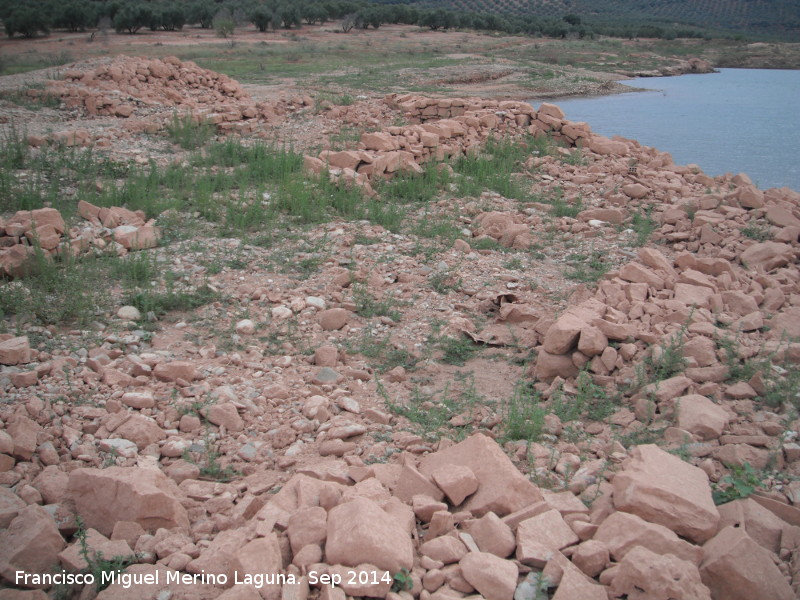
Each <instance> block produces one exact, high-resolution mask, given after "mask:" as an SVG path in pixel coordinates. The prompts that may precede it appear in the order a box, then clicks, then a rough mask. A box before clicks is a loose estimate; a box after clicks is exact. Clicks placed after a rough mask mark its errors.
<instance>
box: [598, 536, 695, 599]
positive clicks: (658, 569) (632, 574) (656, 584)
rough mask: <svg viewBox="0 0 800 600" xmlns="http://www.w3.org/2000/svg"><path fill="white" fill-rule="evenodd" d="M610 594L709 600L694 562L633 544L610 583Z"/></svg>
mask: <svg viewBox="0 0 800 600" xmlns="http://www.w3.org/2000/svg"><path fill="white" fill-rule="evenodd" d="M611 593H612V597H613V598H618V597H624V598H628V599H629V600H673V599H675V598H680V599H681V600H711V593H710V591H709V589H708V588H707V587H706V586H705V585H704V584H703V581H701V579H700V572H699V571H698V569H697V566H696V565H694V564H692V563H690V562H687V561H685V560H681V559H679V558H677V557H676V556H673V555H671V554H655V553H654V552H651V551H650V550H648V549H646V548H643V547H641V546H636V547H635V548H633V549H632V550H631V551H630V552H628V553H627V554H626V555H625V558H624V559H622V562H621V563H620V565H619V569H618V571H617V573H616V575H615V576H614V581H613V583H612V584H611Z"/></svg>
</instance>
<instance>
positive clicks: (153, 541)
mask: <svg viewBox="0 0 800 600" xmlns="http://www.w3.org/2000/svg"><path fill="white" fill-rule="evenodd" d="M123 400H124V398H123ZM136 410H138V409H134V412H135V411H136ZM124 412H127V411H124ZM119 414H120V413H111V414H109V415H108V417H109V418H107V419H105V420H106V421H108V422H110V420H109V419H111V420H113V419H117V420H118V418H117V416H118V415H119ZM6 423H7V432H3V433H0V450H2V451H3V452H5V453H7V455H11V456H15V457H18V458H19V459H20V460H30V459H31V456H32V455H33V454H34V453H36V454H38V455H39V456H40V458H42V459H44V458H45V457H46V456H47V454H46V453H44V452H43V448H42V446H39V447H38V448H37V440H36V438H37V431H38V430H39V429H40V427H39V426H38V425H37V424H36V422H34V421H32V420H31V419H30V418H28V417H27V416H25V415H24V414H22V413H20V412H19V411H17V412H16V414H15V415H14V416H12V417H10V418H8V419H7V421H6ZM65 433H66V432H65ZM332 433H333V429H332V430H331V434H332ZM98 434H99V431H98ZM112 441H113V439H109V440H108V442H109V443H110V442H112ZM48 443H49V442H44V444H48ZM181 463H183V464H181ZM46 464H48V465H49V466H44V467H42V466H38V465H36V464H35V463H30V466H31V469H29V473H28V475H26V477H25V480H24V481H25V483H23V482H20V483H18V484H17V485H16V493H15V492H13V491H11V490H9V489H8V488H5V487H3V488H0V494H1V495H0V504H1V508H2V510H0V521H2V524H3V527H4V528H5V530H4V531H3V532H2V533H0V542H1V543H0V574H1V575H2V577H3V578H4V579H5V580H6V581H7V582H9V583H14V582H15V572H16V571H23V572H26V573H45V572H48V571H49V570H50V569H51V568H54V567H55V568H56V569H58V568H59V567H60V568H63V569H66V570H79V569H82V568H85V567H86V563H85V560H84V558H83V556H82V554H81V546H80V542H79V541H77V540H72V541H71V542H70V538H71V537H72V536H73V534H74V533H75V531H76V528H77V524H76V523H77V521H76V518H77V517H80V518H81V519H82V521H83V523H84V524H85V526H86V527H88V531H87V533H88V535H87V538H86V539H87V543H88V546H89V549H90V550H89V551H90V555H91V556H93V555H95V554H96V553H100V552H102V554H103V556H105V557H110V556H129V555H131V554H133V553H134V552H136V553H137V554H138V555H139V557H140V562H141V563H143V564H139V565H136V566H134V567H131V568H129V569H128V571H127V572H128V573H130V574H134V573H136V574H142V575H143V574H151V575H154V574H155V573H157V572H158V573H160V576H159V579H158V582H157V583H153V584H152V585H151V586H150V587H143V586H141V585H136V586H132V587H131V586H128V588H127V589H126V587H125V582H124V581H123V580H119V581H118V582H116V583H114V584H113V585H111V586H110V587H109V588H108V589H107V590H105V591H103V592H101V593H100V594H99V595H98V596H97V597H98V598H114V599H119V598H145V597H147V598H155V597H156V596H157V595H158V594H159V593H163V592H164V590H171V591H172V592H173V593H175V592H177V591H178V590H185V591H189V593H190V594H191V597H193V598H224V599H226V600H231V599H240V598H241V599H250V598H252V599H254V600H255V599H257V598H272V599H278V598H305V597H307V595H308V594H309V590H310V588H321V593H322V596H321V597H324V598H336V599H341V600H344V598H346V597H355V598H358V597H370V598H389V599H391V600H401V599H402V600H410V599H411V598H421V599H423V600H429V599H430V600H448V599H455V598H462V597H465V596H467V595H471V594H476V595H480V597H483V598H486V599H488V600H512V598H513V597H514V596H515V592H517V593H519V594H523V597H534V596H533V594H534V592H535V590H537V589H544V588H550V589H553V588H555V595H554V596H553V597H554V598H555V599H556V600H571V599H575V600H578V599H581V600H585V599H589V600H591V599H597V600H601V599H602V600H606V599H607V598H625V597H627V598H631V597H642V598H663V599H664V600H666V599H667V598H698V599H709V600H710V599H711V598H725V599H726V600H739V599H741V600H745V599H746V600H758V599H764V600H768V599H769V600H790V599H791V598H793V597H795V595H794V592H793V589H792V586H791V585H790V583H794V585H797V584H798V583H800V582H799V581H792V575H791V573H792V572H795V573H796V569H792V568H791V564H796V561H797V560H800V527H798V525H799V524H800V520H798V518H799V517H800V515H798V513H800V511H798V510H797V509H788V508H787V507H785V506H784V507H783V511H778V514H776V513H775V512H773V510H774V506H773V504H774V503H773V504H770V502H769V501H768V500H763V499H761V498H759V497H756V498H755V499H748V500H737V501H735V502H731V503H728V504H726V505H723V506H720V507H716V506H715V505H714V503H713V502H712V499H711V488H710V486H709V481H708V477H707V476H706V474H705V473H704V472H703V471H702V470H701V469H698V468H696V467H693V466H691V465H689V464H687V463H685V462H683V461H682V460H680V459H679V458H676V457H674V456H672V455H670V454H667V453H666V452H664V451H663V450H661V449H659V448H658V447H656V446H640V447H638V448H637V449H635V450H634V451H633V453H632V456H631V457H630V458H629V459H628V460H627V461H625V462H624V463H623V464H622V466H621V468H620V470H619V471H618V472H617V474H616V476H615V477H614V478H613V480H612V482H611V483H610V484H608V483H603V484H602V485H601V486H599V487H597V488H596V489H593V490H589V491H588V492H587V494H586V497H587V498H588V497H591V498H592V500H593V501H592V503H591V508H589V507H588V506H587V505H586V504H585V503H584V502H582V501H581V499H580V498H578V497H576V496H574V495H573V494H572V493H571V492H569V491H564V492H551V491H548V490H544V489H539V488H537V487H536V486H535V485H533V484H532V483H531V482H530V481H529V480H528V479H527V478H526V477H524V476H523V475H522V474H521V473H519V472H518V471H517V470H516V468H515V467H514V466H513V465H512V463H511V462H510V461H509V459H508V458H507V457H506V455H505V454H504V453H503V451H502V449H501V448H500V447H499V446H498V445H497V444H496V443H495V442H494V441H493V440H492V439H491V438H488V437H486V436H483V435H480V434H476V435H473V436H472V437H470V438H468V439H467V440H465V441H463V442H461V443H459V444H455V445H453V443H452V442H447V441H444V440H443V441H442V442H440V444H439V449H438V450H437V451H436V452H432V453H430V454H427V455H426V456H423V457H422V458H420V459H418V458H416V457H414V456H413V455H411V454H404V455H403V456H402V460H401V461H399V462H394V463H391V464H380V463H378V464H372V465H367V464H364V463H363V462H362V461H361V460H359V459H357V458H356V457H349V458H348V459H347V460H341V459H332V460H330V461H328V462H324V463H320V464H319V465H318V466H317V467H316V468H309V469H306V470H301V471H300V472H297V473H296V474H294V475H293V476H292V477H291V478H290V479H289V480H288V481H286V482H285V484H284V485H282V486H281V487H280V491H278V492H277V493H274V489H273V488H274V486H275V484H276V483H277V479H276V478H275V476H274V475H271V474H269V473H264V472H261V473H254V474H253V475H251V476H248V477H245V478H243V479H241V480H239V481H237V482H233V483H220V482H215V481H208V480H203V479H198V478H197V476H198V471H197V468H196V467H194V469H192V465H189V464H188V463H185V462H184V461H178V462H176V463H173V465H172V466H169V467H167V468H166V469H164V470H163V471H162V470H161V469H159V468H158V466H157V465H156V464H154V463H153V462H148V461H142V462H140V465H139V466H134V467H127V468H122V467H110V468H106V469H96V468H84V467H79V466H78V465H76V464H74V463H70V464H71V465H72V466H71V468H70V469H69V470H62V468H61V467H64V466H66V465H65V464H62V465H60V466H59V463H58V460H57V455H56V460H55V462H53V461H49V460H48V461H47V463H46ZM784 519H788V520H789V521H790V522H787V520H784ZM179 573H182V574H183V575H180V576H179V575H178V574H179ZM168 574H171V575H170V576H168ZM395 576H397V577H396V580H397V581H398V582H402V583H403V585H400V586H399V587H400V588H401V589H400V590H398V589H397V588H398V585H396V584H395ZM187 583H188V584H191V586H190V587H188V588H181V587H180V586H181V585H186V584H187ZM18 585H19V583H18ZM393 585H395V591H392V586H393ZM20 587H23V588H36V587H47V586H37V585H35V584H34V583H32V582H30V583H28V584H22V585H20ZM145 593H146V594H145ZM31 597H32V598H33V597H36V596H31ZM159 597H160V596H159Z"/></svg>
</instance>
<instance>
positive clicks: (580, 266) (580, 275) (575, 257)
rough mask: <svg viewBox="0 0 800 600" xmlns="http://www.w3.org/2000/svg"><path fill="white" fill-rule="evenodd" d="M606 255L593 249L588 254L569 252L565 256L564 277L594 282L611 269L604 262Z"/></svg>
mask: <svg viewBox="0 0 800 600" xmlns="http://www.w3.org/2000/svg"><path fill="white" fill-rule="evenodd" d="M605 259H606V255H605V254H604V253H603V252H601V251H599V250H593V251H592V252H591V253H590V254H570V255H569V256H567V259H566V260H567V263H568V266H567V269H566V271H565V272H564V277H566V278H567V279H572V280H574V281H581V282H584V283H596V282H597V281H598V280H599V279H600V278H602V277H603V275H605V274H606V273H608V272H609V271H610V270H611V265H609V264H608V263H607V262H606V260H605Z"/></svg>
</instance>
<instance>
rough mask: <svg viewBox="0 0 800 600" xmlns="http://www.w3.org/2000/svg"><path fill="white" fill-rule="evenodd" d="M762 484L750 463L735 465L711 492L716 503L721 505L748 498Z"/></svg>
mask: <svg viewBox="0 0 800 600" xmlns="http://www.w3.org/2000/svg"><path fill="white" fill-rule="evenodd" d="M760 486H761V477H760V474H759V473H758V471H756V470H755V469H754V468H753V467H752V466H751V465H750V464H749V463H744V464H743V465H742V466H741V467H737V466H733V467H732V468H731V472H730V473H729V474H728V475H725V476H724V477H723V478H722V479H720V480H719V483H716V484H714V485H713V487H714V489H713V491H712V493H711V496H712V498H713V499H714V504H716V505H720V504H725V503H726V502H731V501H733V500H738V499H740V498H747V497H748V496H749V495H750V494H752V493H753V492H755V491H756V489H757V488H758V487H760Z"/></svg>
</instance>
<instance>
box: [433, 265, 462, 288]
mask: <svg viewBox="0 0 800 600" xmlns="http://www.w3.org/2000/svg"><path fill="white" fill-rule="evenodd" d="M428 282H429V283H430V284H431V287H432V288H433V289H434V290H435V291H436V293H438V294H448V293H450V292H452V291H455V290H457V289H458V288H459V287H461V279H460V278H458V277H456V275H455V274H454V273H453V272H452V271H451V270H450V269H447V270H444V271H435V272H434V273H433V274H432V275H430V277H428Z"/></svg>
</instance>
